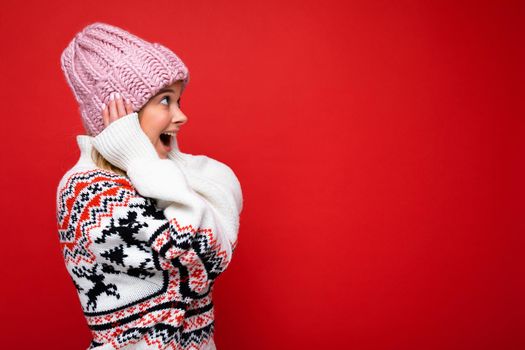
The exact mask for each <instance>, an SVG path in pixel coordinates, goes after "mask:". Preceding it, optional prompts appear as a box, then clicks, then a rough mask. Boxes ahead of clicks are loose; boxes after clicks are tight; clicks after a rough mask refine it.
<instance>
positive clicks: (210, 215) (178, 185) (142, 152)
mask: <svg viewBox="0 0 525 350" xmlns="http://www.w3.org/2000/svg"><path fill="white" fill-rule="evenodd" d="M93 146H94V147H95V148H96V149H97V150H98V151H99V152H100V153H101V154H102V155H103V156H104V157H105V158H106V159H108V160H109V161H110V162H112V163H113V164H115V165H117V166H120V167H121V168H123V169H124V170H125V171H126V173H127V175H128V177H129V180H130V182H131V183H132V185H133V187H134V188H135V189H136V190H137V192H138V193H139V194H140V195H141V196H144V197H147V198H152V199H154V200H155V202H156V204H157V207H158V208H160V209H161V210H162V211H163V214H164V216H165V218H166V220H167V221H168V223H169V227H170V228H169V230H167V231H166V234H165V235H163V236H162V237H160V238H157V239H156V240H155V242H154V243H153V245H152V248H153V249H155V250H156V251H158V252H159V253H160V254H161V255H162V256H163V257H165V258H166V259H170V260H172V259H175V258H178V257H180V259H178V261H177V263H181V264H182V265H185V266H192V265H196V264H203V265H204V267H205V268H206V272H207V273H208V275H209V277H210V278H214V277H216V275H218V274H220V273H221V272H222V271H223V270H224V269H225V268H226V266H227V265H228V263H229V260H230V259H231V245H230V244H229V243H228V241H227V240H226V239H224V235H223V234H222V232H223V226H224V225H225V221H224V220H225V218H223V217H222V216H220V215H218V213H217V212H216V211H214V210H213V208H211V207H210V206H208V205H207V203H206V202H205V201H204V200H203V198H201V197H200V196H199V195H198V194H197V193H196V192H195V191H193V189H192V188H191V187H190V186H189V184H188V181H187V179H186V177H185V175H184V173H183V171H182V170H181V169H180V167H179V165H178V164H177V163H175V162H173V161H171V160H170V159H161V158H159V157H158V155H157V152H156V150H155V149H154V147H153V145H152V143H151V141H150V140H149V139H148V138H147V136H146V135H145V133H144V132H143V131H142V129H141V127H140V124H139V120H138V115H137V113H132V114H129V115H126V116H124V117H121V118H119V119H117V120H116V121H114V122H113V123H111V124H110V125H109V126H108V127H106V128H105V129H104V130H103V131H102V132H101V133H100V134H99V135H97V136H96V137H94V139H93Z"/></svg>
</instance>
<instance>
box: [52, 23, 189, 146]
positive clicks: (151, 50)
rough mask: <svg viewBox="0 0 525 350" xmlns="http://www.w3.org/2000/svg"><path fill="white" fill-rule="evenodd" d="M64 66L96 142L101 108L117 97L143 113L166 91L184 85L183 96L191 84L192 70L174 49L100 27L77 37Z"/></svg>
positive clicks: (101, 124) (91, 27)
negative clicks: (117, 95)
mask: <svg viewBox="0 0 525 350" xmlns="http://www.w3.org/2000/svg"><path fill="white" fill-rule="evenodd" d="M60 62H61V68H62V71H63V72H64V74H65V76H66V80H67V82H68V84H69V86H70V87H71V89H72V90H73V94H74V95H75V99H76V100H77V102H78V103H79V107H80V108H79V109H80V114H81V116H82V123H83V125H84V128H85V129H86V131H87V133H88V134H89V135H90V136H96V135H98V134H99V133H100V132H101V131H102V130H103V129H104V121H103V119H102V106H101V105H102V103H106V105H107V104H108V102H109V97H110V94H111V93H112V92H120V93H121V95H122V97H123V98H129V99H130V101H131V104H132V106H133V111H138V110H139V109H141V108H142V106H144V105H145V104H146V103H147V102H148V100H149V99H150V98H151V97H153V96H155V95H156V94H157V92H158V91H159V90H160V89H162V88H163V87H165V86H166V85H171V84H173V83H174V82H176V81H177V80H182V81H183V84H182V92H183V91H184V89H185V88H186V85H187V84H188V83H189V79H190V75H189V71H188V68H187V67H186V65H185V64H184V63H183V62H182V60H181V59H180V58H179V57H178V56H177V55H176V54H175V53H173V52H172V51H171V50H169V49H168V48H166V47H164V46H163V45H161V44H158V43H150V42H147V41H145V40H143V39H141V38H139V37H137V36H135V35H133V34H131V33H129V32H127V31H125V30H123V29H121V28H118V27H115V26H112V25H109V24H105V23H100V22H96V23H93V24H90V25H88V26H87V27H85V28H84V29H83V30H82V31H81V32H79V33H77V34H76V35H75V37H74V38H73V40H72V41H71V42H70V43H69V45H68V46H67V47H66V49H65V50H64V51H63V52H62V55H61V58H60Z"/></svg>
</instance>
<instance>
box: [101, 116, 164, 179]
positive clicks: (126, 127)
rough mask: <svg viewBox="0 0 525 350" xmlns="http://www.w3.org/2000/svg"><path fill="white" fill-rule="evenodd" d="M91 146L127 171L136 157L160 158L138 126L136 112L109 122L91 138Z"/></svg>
mask: <svg viewBox="0 0 525 350" xmlns="http://www.w3.org/2000/svg"><path fill="white" fill-rule="evenodd" d="M93 147H95V149H96V150H97V151H98V152H99V153H100V154H102V156H103V157H104V158H106V159H107V160H108V161H109V162H110V163H111V164H113V165H115V166H117V167H119V168H121V169H122V170H124V171H126V172H127V171H128V167H129V164H130V163H131V162H132V161H134V160H138V159H160V158H159V155H158V153H157V150H156V149H155V147H154V146H153V144H152V143H151V141H150V139H149V138H148V136H147V135H146V134H145V133H144V131H143V130H142V127H141V126H140V122H139V117H138V113H137V112H133V113H130V114H128V115H125V116H123V117H120V118H119V119H117V120H115V121H114V122H112V123H110V124H109V125H108V126H107V127H106V128H105V129H104V130H102V132H100V133H99V134H98V135H97V136H95V137H94V138H93Z"/></svg>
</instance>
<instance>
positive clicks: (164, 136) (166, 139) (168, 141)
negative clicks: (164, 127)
mask: <svg viewBox="0 0 525 350" xmlns="http://www.w3.org/2000/svg"><path fill="white" fill-rule="evenodd" d="M172 137H173V136H171V135H169V134H164V133H163V134H160V141H161V142H162V144H163V145H164V146H166V147H169V146H170V145H171V138H172Z"/></svg>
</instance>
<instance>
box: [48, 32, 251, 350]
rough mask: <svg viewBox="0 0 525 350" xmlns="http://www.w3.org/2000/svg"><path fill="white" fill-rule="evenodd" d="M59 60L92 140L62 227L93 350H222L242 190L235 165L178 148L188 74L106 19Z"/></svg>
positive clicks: (72, 172) (60, 196)
mask: <svg viewBox="0 0 525 350" xmlns="http://www.w3.org/2000/svg"><path fill="white" fill-rule="evenodd" d="M61 63H62V69H63V71H64V73H65V76H66V79H67V82H68V84H69V85H70V87H71V89H72V90H73V93H74V95H75V97H76V100H77V101H78V102H79V106H80V113H81V116H82V121H83V125H84V127H85V129H86V131H87V135H78V136H77V138H76V140H77V144H78V146H79V149H80V158H79V160H78V162H77V163H76V164H75V165H74V166H73V167H72V168H71V169H69V170H68V171H67V172H66V173H65V174H64V176H63V177H62V179H61V180H60V183H59V185H58V188H57V222H58V231H59V238H60V243H61V248H62V252H63V256H64V260H65V264H66V267H67V270H68V272H69V274H70V276H71V278H72V280H73V283H74V285H75V287H76V289H77V292H78V296H79V299H80V304H81V306H82V308H83V311H84V315H85V316H86V320H87V323H88V326H89V327H90V329H91V332H92V335H93V340H92V342H91V344H90V345H89V348H88V349H101V350H102V349H104V350H105V349H216V347H215V343H214V341H213V335H214V308H213V300H212V289H213V285H214V282H215V280H216V279H217V277H218V276H219V275H220V274H221V273H222V272H224V271H225V269H226V268H227V266H228V265H229V263H230V261H231V259H232V253H233V251H234V250H235V248H236V245H237V234H238V229H239V215H240V213H241V211H242V204H243V201H242V191H241V187H240V183H239V181H238V179H237V177H236V176H235V174H234V172H233V171H232V169H231V168H230V167H228V166H227V165H226V164H224V163H221V162H219V161H217V160H214V159H212V158H209V157H206V156H204V155H191V154H186V153H183V152H181V151H180V150H179V147H178V144H177V134H178V133H179V132H180V130H181V127H182V126H183V125H184V124H185V123H186V122H187V120H188V118H187V117H186V115H185V114H184V113H183V112H182V110H181V106H180V100H181V95H182V93H183V91H184V89H185V87H186V85H187V84H188V82H189V72H188V70H187V68H186V66H185V65H184V64H183V63H182V61H181V60H180V58H178V56H176V55H175V54H174V53H173V52H172V51H170V50H169V49H167V48H165V47H164V46H162V45H160V44H157V43H153V44H152V43H148V42H146V41H144V40H143V39H140V38H138V37H136V36H134V35H132V34H130V33H129V32H127V31H124V30H123V29H120V28H118V27H115V26H111V25H108V24H104V23H99V22H97V23H94V24H91V25H89V26H87V27H86V28H85V29H84V30H82V31H81V32H80V33H78V34H77V35H76V36H75V38H74V39H73V40H72V42H71V43H70V44H69V45H68V47H67V48H66V49H65V50H64V52H63V54H62V57H61Z"/></svg>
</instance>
